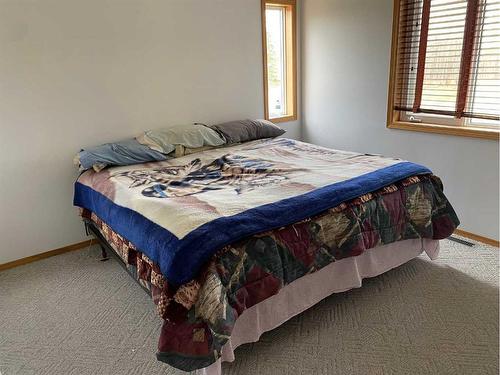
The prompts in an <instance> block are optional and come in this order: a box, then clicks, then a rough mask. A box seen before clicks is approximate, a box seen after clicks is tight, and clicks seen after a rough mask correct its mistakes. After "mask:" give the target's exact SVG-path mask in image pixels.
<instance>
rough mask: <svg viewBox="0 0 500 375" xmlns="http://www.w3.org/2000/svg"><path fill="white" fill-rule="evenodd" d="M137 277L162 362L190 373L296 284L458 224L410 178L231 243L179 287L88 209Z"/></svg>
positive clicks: (434, 181) (431, 184) (423, 184)
mask: <svg viewBox="0 0 500 375" xmlns="http://www.w3.org/2000/svg"><path fill="white" fill-rule="evenodd" d="M83 216H84V217H86V218H87V219H88V220H92V221H93V222H94V223H95V224H96V226H97V227H98V228H99V230H100V231H101V233H102V234H103V235H104V237H105V238H106V239H107V241H108V242H109V243H110V244H111V245H112V247H113V248H114V249H115V251H116V252H117V253H118V254H119V255H120V257H121V258H122V259H123V261H124V262H125V263H126V265H127V268H128V270H129V272H130V273H131V275H132V276H133V277H134V278H136V279H137V280H138V281H139V283H140V284H141V285H143V286H144V287H146V288H147V289H149V290H150V291H151V295H152V298H153V300H154V302H155V304H156V306H157V310H158V313H159V315H160V316H161V317H162V318H163V319H164V323H163V327H162V331H161V335H160V339H159V344H158V348H159V351H158V354H157V356H158V359H159V360H161V361H164V362H166V363H169V364H170V365H172V366H174V367H177V368H180V369H183V370H186V371H190V370H194V369H197V368H202V367H206V366H208V365H210V364H211V363H213V362H214V361H215V360H216V359H217V358H218V356H219V355H220V350H221V348H222V346H223V345H224V343H225V342H226V341H227V338H228V337H229V336H230V335H231V331H232V327H233V326H234V323H235V321H236V319H237V317H238V316H239V315H241V314H242V313H243V312H244V311H245V310H246V309H248V308H249V307H251V306H253V305H255V304H257V303H259V302H261V301H263V300H265V299H266V298H268V297H270V296H272V295H274V294H276V293H278V292H279V290H280V289H281V288H283V287H284V286H285V285H287V284H289V283H290V282H292V281H294V280H296V279H298V278H300V277H302V276H304V275H306V274H309V273H312V272H315V271H317V270H319V269H321V268H322V267H324V266H326V265H328V264H330V263H332V262H335V261H337V260H340V259H343V258H346V257H351V256H357V255H359V254H361V253H363V252H364V251H369V249H371V248H374V247H376V246H380V245H385V244H389V243H392V242H395V241H399V240H405V239H413V238H432V239H441V238H446V237H448V236H449V235H450V234H451V233H452V232H453V230H454V229H455V228H456V226H457V225H458V223H459V222H458V219H457V216H456V215H455V212H454V211H453V208H452V207H451V205H450V204H449V202H448V200H447V199H446V197H445V196H444V194H443V190H442V185H441V182H440V181H439V179H438V178H437V177H435V176H432V175H422V176H412V177H409V178H406V179H404V180H402V181H398V182H397V183H394V184H391V185H389V186H386V187H384V188H382V189H379V190H377V191H374V192H371V193H368V194H365V195H363V196H360V197H358V198H356V199H353V200H350V201H347V202H344V203H341V204H340V205H338V206H336V207H334V208H331V209H329V210H327V211H325V212H322V213H321V214H319V215H315V216H314V217H311V218H309V219H307V220H303V221H301V222H298V223H295V224H293V225H288V226H285V227H282V228H279V229H275V230H272V231H267V232H264V233H259V234H256V235H253V236H249V237H247V238H245V239H242V240H240V241H237V242H235V243H233V244H231V245H229V246H225V247H224V248H222V249H219V251H218V252H217V253H216V254H215V255H214V256H212V258H211V259H210V260H209V261H208V262H207V263H206V264H205V265H204V266H203V267H202V270H201V272H200V273H199V275H198V276H197V277H196V278H194V279H192V280H190V281H189V282H187V283H185V284H183V285H181V286H180V287H175V286H173V285H172V284H171V283H170V282H169V280H168V279H167V278H165V277H164V276H163V275H162V273H161V270H160V268H159V266H158V265H157V264H155V263H154V262H152V261H151V260H150V259H149V258H148V257H147V256H146V255H144V253H142V252H141V251H140V250H138V249H137V247H136V246H135V245H134V244H133V243H131V242H130V241H128V240H127V239H126V238H124V237H122V236H120V235H119V234H117V233H115V232H114V231H113V230H112V229H111V228H110V227H109V226H108V225H107V224H106V223H105V222H103V221H102V220H101V219H100V218H99V217H98V216H97V215H95V214H94V213H90V212H88V211H86V210H84V213H83Z"/></svg>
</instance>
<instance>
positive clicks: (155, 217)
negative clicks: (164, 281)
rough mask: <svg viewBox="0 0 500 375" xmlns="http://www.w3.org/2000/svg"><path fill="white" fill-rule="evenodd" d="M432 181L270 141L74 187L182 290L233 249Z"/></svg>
mask: <svg viewBox="0 0 500 375" xmlns="http://www.w3.org/2000/svg"><path fill="white" fill-rule="evenodd" d="M429 173H431V172H430V171H429V170H428V169H427V168H425V167H423V166H421V165H418V164H414V163H410V162H406V161H402V160H399V159H394V158H387V157H382V156H378V155H366V154H359V153H354V152H347V151H338V150H331V149H328V148H324V147H320V146H315V145H311V144H308V143H304V142H299V141H294V140H290V139H283V138H282V139H270V140H269V139H268V140H264V141H262V140H261V141H254V142H248V143H246V144H241V145H236V146H232V147H227V148H218V149H213V150H209V151H204V152H200V153H196V154H193V155H189V156H184V157H181V158H176V159H170V160H168V161H164V162H156V163H149V164H139V165H133V166H124V167H114V168H110V169H107V170H104V171H101V172H99V173H96V172H94V171H92V170H89V171H87V172H85V173H83V174H82V175H81V176H80V177H79V178H78V181H77V182H76V184H75V197H74V203H75V205H76V206H79V207H82V208H86V209H88V210H90V211H92V212H95V213H96V214H97V215H98V216H99V217H100V218H102V219H103V220H104V221H106V223H108V224H109V225H110V226H111V227H112V228H113V230H114V231H116V232H117V233H119V234H121V235H122V236H124V237H126V238H128V239H129V240H130V241H132V242H133V243H134V244H135V245H137V246H138V247H139V248H140V249H141V250H142V251H143V252H144V254H145V255H146V256H147V257H148V258H149V259H151V260H152V261H154V262H155V263H156V264H158V265H159V267H160V269H161V272H162V274H163V275H165V276H166V277H167V278H168V280H169V281H170V282H171V283H173V284H176V285H181V284H184V283H186V282H187V281H189V280H191V279H193V278H194V277H195V276H196V275H197V274H198V272H199V271H200V269H201V267H202V266H203V264H205V263H206V262H207V261H208V260H209V259H210V258H211V257H212V256H213V255H214V254H215V252H217V251H218V250H219V249H221V248H222V247H224V246H226V245H230V244H232V243H234V242H235V241H238V240H241V239H243V238H245V237H248V236H251V235H254V234H257V233H261V232H264V231H268V230H272V229H276V228H280V227H283V226H286V225H289V224H293V223H296V222H299V221H301V220H304V219H307V218H309V217H311V216H314V215H317V214H319V213H321V212H323V211H325V210H328V209H330V208H332V207H336V206H338V205H339V204H341V203H342V202H345V201H348V200H350V199H354V198H356V197H359V196H361V195H363V194H367V193H369V192H372V191H375V190H377V189H381V188H383V187H384V186H387V185H390V184H392V183H395V182H397V181H399V180H401V179H404V178H407V177H409V176H413V175H420V174H429Z"/></svg>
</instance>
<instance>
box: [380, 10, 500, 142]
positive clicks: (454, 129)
mask: <svg viewBox="0 0 500 375" xmlns="http://www.w3.org/2000/svg"><path fill="white" fill-rule="evenodd" d="M399 2H400V0H394V9H393V19H392V45H391V63H390V72H389V93H388V101H387V128H389V129H400V130H409V131H417V132H425V133H434V134H446V135H455V136H461V137H471V138H482V139H490V140H496V141H498V140H499V137H500V129H497V128H489V127H486V126H485V127H483V126H464V125H463V126H453V125H439V124H433V123H424V122H422V123H413V122H408V121H401V120H400V118H399V114H400V113H399V111H396V110H394V109H393V106H394V96H395V90H396V75H397V71H398V69H397V66H396V65H397V54H398V48H397V47H398V31H399Z"/></svg>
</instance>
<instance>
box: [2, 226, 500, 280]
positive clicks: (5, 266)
mask: <svg viewBox="0 0 500 375" xmlns="http://www.w3.org/2000/svg"><path fill="white" fill-rule="evenodd" d="M454 233H455V234H456V235H459V236H463V237H467V238H470V239H471V240H475V241H479V242H483V243H485V244H487V245H490V246H495V247H500V241H497V240H494V239H492V238H488V237H484V236H480V235H478V234H474V233H471V232H467V231H465V230H462V229H455V232H454ZM95 242H96V240H95V239H90V240H86V241H82V242H78V243H75V244H72V245H68V246H64V247H60V248H58V249H54V250H50V251H46V252H44V253H41V254H36V255H32V256H29V257H26V258H21V259H18V260H14V261H12V262H8V263H4V264H0V271H3V270H7V269H9V268H14V267H17V266H22V265H23V264H28V263H31V262H36V261H37V260H41V259H45V258H49V257H53V256H55V255H59V254H64V253H67V252H70V251H74V250H79V249H82V248H84V247H88V246H91V245H92V244H93V243H95Z"/></svg>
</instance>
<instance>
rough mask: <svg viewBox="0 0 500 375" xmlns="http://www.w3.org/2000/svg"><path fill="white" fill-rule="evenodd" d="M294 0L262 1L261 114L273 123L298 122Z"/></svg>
mask: <svg viewBox="0 0 500 375" xmlns="http://www.w3.org/2000/svg"><path fill="white" fill-rule="evenodd" d="M295 6H296V4H295V0H273V1H271V0H262V55H263V60H264V64H263V65H264V112H265V117H266V119H268V120H272V121H274V122H283V121H293V120H296V119H297V71H296V68H297V67H296V30H295V22H296V21H295Z"/></svg>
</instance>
